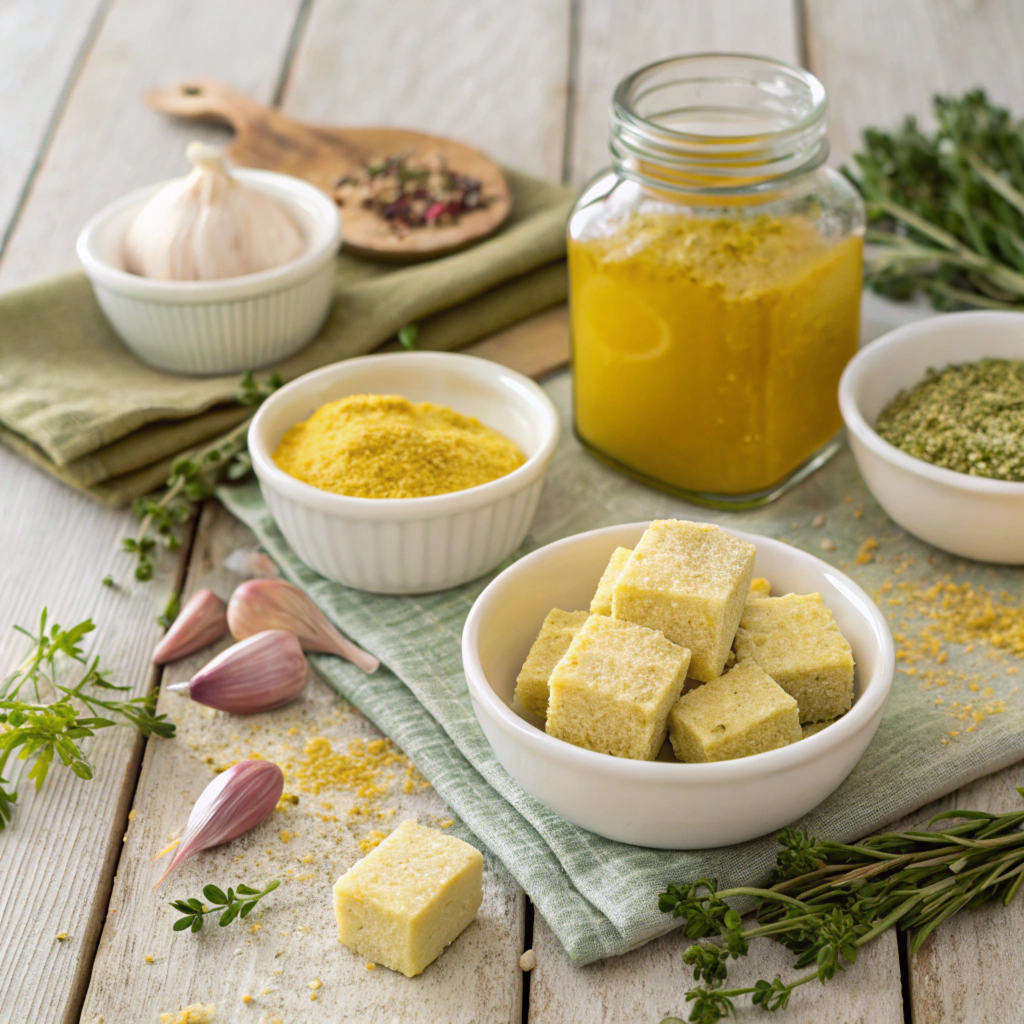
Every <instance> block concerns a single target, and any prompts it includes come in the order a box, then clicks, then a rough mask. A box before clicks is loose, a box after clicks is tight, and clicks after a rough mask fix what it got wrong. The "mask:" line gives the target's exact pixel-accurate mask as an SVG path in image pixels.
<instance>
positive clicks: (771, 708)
mask: <svg viewBox="0 0 1024 1024" xmlns="http://www.w3.org/2000/svg"><path fill="white" fill-rule="evenodd" d="M668 731H669V738H670V739H671V741H672V749H673V751H675V755H676V757H678V758H679V760H680V761H687V762H696V761H727V760H730V759H732V758H736V757H749V756H750V755H751V754H760V753H763V752H764V751H766V750H774V749H775V748H776V747H785V746H788V745H789V744H790V743H795V742H796V741H797V740H799V739H802V738H803V736H802V733H801V732H800V715H799V713H798V711H797V703H796V701H795V700H794V699H793V698H792V697H791V696H790V695H789V694H788V693H786V691H785V690H783V689H782V687H781V686H779V685H778V683H776V682H775V681H774V680H773V679H772V678H771V677H770V676H769V675H767V674H766V673H765V672H764V671H763V670H762V669H761V668H759V667H758V665H757V663H756V662H753V661H743V662H740V664H738V665H737V666H736V667H735V668H734V669H732V670H731V671H729V672H726V674H725V675H724V676H719V677H718V678H717V679H712V680H711V682H710V683H705V684H704V685H703V686H698V687H697V688H696V689H694V690H690V692H689V693H686V694H684V695H683V696H682V697H680V698H679V700H678V701H677V702H676V703H675V705H674V706H673V707H672V710H671V712H670V713H669V716H668Z"/></svg>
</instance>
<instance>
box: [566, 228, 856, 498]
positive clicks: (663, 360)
mask: <svg viewBox="0 0 1024 1024" xmlns="http://www.w3.org/2000/svg"><path fill="white" fill-rule="evenodd" d="M861 257H862V242H861V238H860V237H859V236H856V235H855V236H849V237H846V238H843V239H841V240H839V241H832V240H829V239H827V238H825V237H824V236H823V235H822V234H821V233H820V232H819V231H818V229H817V228H816V226H815V224H814V223H813V222H812V221H811V220H810V219H809V218H807V217H803V216H787V217H768V216H764V215H762V216H757V217H751V218H724V217H723V218H719V219H715V218H711V217H705V218H702V217H693V216H689V215H679V214H674V213H660V212H658V213H632V214H630V215H629V216H627V217H625V218H624V219H622V220H621V221H619V222H616V223H611V224H606V225H605V226H604V228H603V230H602V232H601V233H600V234H599V235H596V236H594V237H585V238H583V239H573V238H570V240H569V273H570V302H571V318H572V333H573V373H574V387H575V415H576V429H577V431H578V433H579V435H580V437H581V438H582V439H583V441H584V442H585V443H586V444H587V445H589V446H590V447H591V448H593V449H595V450H596V451H597V452H599V453H601V454H604V455H606V456H608V457H610V458H612V459H614V460H615V461H616V462H618V463H621V464H622V465H624V466H625V467H628V468H630V469H633V470H636V471H638V472H639V473H641V474H643V475H645V476H647V477H651V478H653V479H654V480H656V481H660V482H662V483H664V484H667V485H669V486H670V487H674V488H679V489H682V490H687V491H697V492H704V493H711V494H722V495H742V494H749V493H753V492H758V491H763V490H765V489H767V488H770V487H772V485H774V484H776V483H778V482H779V481H781V480H782V479H783V478H785V477H786V476H787V475H788V474H789V473H791V472H792V471H793V470H794V469H795V468H796V467H798V466H799V465H800V464H801V463H802V462H803V461H804V460H805V459H807V458H808V457H809V456H810V455H812V454H813V453H814V452H815V451H816V450H817V449H818V448H820V447H821V446H822V445H823V444H824V443H825V442H826V441H828V440H829V438H831V437H832V436H833V435H834V434H835V433H836V431H837V430H838V429H839V427H840V426H841V422H842V421H841V418H840V415H839V406H838V402H837V398H836V389H837V386H838V384H839V377H840V374H841V373H842V370H843V367H844V366H845V365H846V363H847V362H848V361H849V359H850V358H851V357H852V356H853V354H854V353H855V352H856V350H857V338H858V332H859V315H860V294H861Z"/></svg>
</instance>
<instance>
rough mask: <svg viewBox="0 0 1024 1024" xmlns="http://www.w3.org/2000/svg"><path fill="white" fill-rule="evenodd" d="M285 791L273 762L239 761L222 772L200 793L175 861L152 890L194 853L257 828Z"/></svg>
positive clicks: (281, 777)
mask: <svg viewBox="0 0 1024 1024" xmlns="http://www.w3.org/2000/svg"><path fill="white" fill-rule="evenodd" d="M282 792H284V775H283V774H282V772H281V769H280V768H278V766H277V765H276V764H274V763H273V762H272V761H240V762H239V763H238V764H233V765H232V766H231V767H230V768H228V769H227V770H226V771H223V772H221V773H220V775H218V776H217V777H216V778H215V779H214V780H213V781H212V782H211V783H210V784H209V785H208V786H207V787H206V789H204V790H203V791H202V793H200V794H199V799H198V800H197V801H196V802H195V806H194V807H193V808H192V813H191V814H190V815H189V816H188V824H187V825H186V826H185V832H184V834H183V835H182V837H181V843H180V844H179V845H178V848H177V850H176V851H175V853H174V859H173V860H172V861H171V863H170V865H169V866H168V868H167V870H166V871H165V872H164V873H163V874H162V875H161V876H160V878H159V879H158V880H157V882H156V884H155V885H154V886H153V888H154V889H155V888H156V887H157V885H159V884H160V883H161V882H162V881H163V880H164V879H165V878H166V877H167V876H168V875H169V874H170V873H171V872H172V871H173V870H174V869H175V868H176V867H177V866H178V865H179V864H180V863H181V862H182V861H183V860H187V859H188V858H189V857H191V856H192V854H194V853H198V852H199V851H200V850H208V849H209V848H210V847H211V846H220V845H221V843H227V842H230V840H232V839H237V838H238V837H239V836H240V835H244V834H245V833H246V832H248V831H249V829H251V828H255V827H256V826H257V825H258V824H259V823H260V822H261V821H263V819H264V818H266V817H267V815H269V814H270V813H271V812H272V811H273V810H274V808H275V807H276V806H277V803H278V801H279V800H280V799H281V793H282Z"/></svg>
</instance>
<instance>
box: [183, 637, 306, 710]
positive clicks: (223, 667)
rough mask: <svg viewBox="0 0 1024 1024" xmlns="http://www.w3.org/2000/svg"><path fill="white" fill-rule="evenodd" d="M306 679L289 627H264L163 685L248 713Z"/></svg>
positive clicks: (279, 701) (277, 703)
mask: <svg viewBox="0 0 1024 1024" xmlns="http://www.w3.org/2000/svg"><path fill="white" fill-rule="evenodd" d="M308 681H309V664H308V662H307V661H306V656H305V654H303V653H302V644H300V643H299V639H298V637H297V636H296V635H295V634H294V633H289V632H287V631H286V630H283V629H266V630H264V631H263V632H262V633H254V634H253V635H252V636H249V637H246V638H245V639H244V640H239V642H238V643H237V644H234V645H232V646H231V647H229V648H228V649H227V650H226V651H221V653H220V654H218V655H217V657H216V658H214V659H213V661H211V662H210V663H209V664H208V665H206V666H205V667H204V668H201V669H200V670H199V671H198V672H197V673H196V674H195V675H194V676H193V677H192V678H191V679H190V680H189V681H188V682H187V683H175V684H173V685H171V686H168V687H166V689H168V690H172V691H175V692H187V693H188V695H189V696H190V697H191V698H192V699H193V700H194V701H196V702H197V703H198V704H205V705H206V706H207V707H210V708H216V709H217V710H218V711H227V712H228V713H229V714H232V715H253V714H256V713H257V712H260V711H270V710H271V709H272V708H279V707H281V706H282V705H283V704H287V703H288V702H289V701H293V700H295V698H296V697H298V696H299V694H300V693H302V691H303V690H304V689H305V688H306V683H307V682H308Z"/></svg>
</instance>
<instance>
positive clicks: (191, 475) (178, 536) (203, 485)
mask: <svg viewBox="0 0 1024 1024" xmlns="http://www.w3.org/2000/svg"><path fill="white" fill-rule="evenodd" d="M283 383H284V381H283V380H282V378H281V375H280V374H278V373H272V374H270V376H269V377H267V379H266V380H265V381H263V382H262V383H260V382H257V381H256V380H255V378H254V377H253V375H252V374H251V373H247V374H246V375H245V376H244V377H243V378H242V382H241V384H240V385H239V389H238V391H237V392H236V393H235V400H236V401H237V402H238V403H239V404H240V405H244V406H248V407H250V408H255V407H256V406H258V405H260V404H261V403H262V402H263V401H264V399H266V398H267V397H268V396H269V395H271V394H273V392H274V391H276V390H277V389H278V388H279V387H281V385H282V384H283ZM251 422H252V421H251V419H247V420H245V421H244V422H243V423H240V424H239V425H238V426H237V427H235V428H234V429H233V430H231V431H229V432H228V433H227V434H225V435H224V436H223V437H222V438H220V439H219V440H217V441H215V442H214V443H213V444H210V445H207V446H206V447H205V448H199V449H197V450H196V451H193V452H190V453H189V454H187V455H183V456H181V457H180V458H178V459H176V460H175V461H174V463H173V464H172V466H171V474H170V476H169V477H168V478H167V484H166V487H165V489H164V491H163V492H162V493H158V494H152V495H146V496H144V497H142V498H136V500H135V503H134V504H133V505H132V511H133V512H134V513H135V515H136V518H138V520H139V529H138V532H137V533H136V535H135V536H134V537H125V539H124V541H123V544H124V550H125V551H126V552H127V553H128V554H131V555H134V556H135V558H136V562H135V578H136V579H137V580H140V581H145V580H151V579H152V578H153V568H154V566H153V552H154V550H155V549H156V547H157V545H158V544H159V545H160V546H161V547H163V548H166V549H167V550H168V551H173V550H174V549H175V548H178V547H180V546H181V540H182V527H183V526H184V525H185V524H186V523H188V522H189V521H190V520H191V519H192V517H193V515H195V511H196V505H197V504H198V503H199V502H200V501H202V500H203V499H204V498H208V497H210V495H211V494H213V489H214V487H216V485H217V484H218V483H219V482H220V481H221V480H223V479H225V478H227V479H229V480H239V479H241V478H242V477H244V476H246V475H247V474H248V473H249V472H250V470H251V469H252V461H251V460H250V458H249V452H248V450H247V444H246V438H247V435H248V432H249V424H250V423H251Z"/></svg>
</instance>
